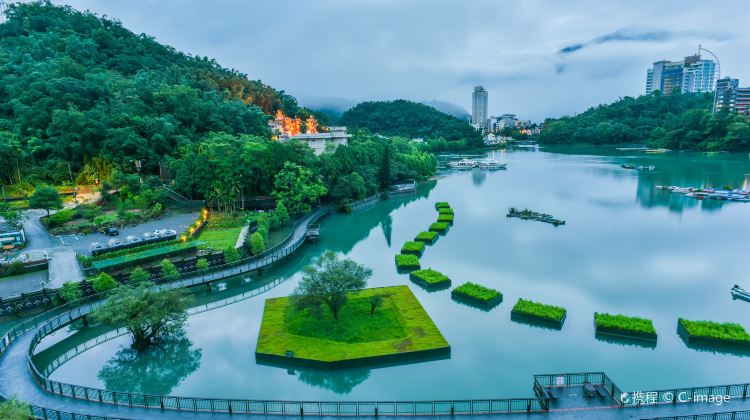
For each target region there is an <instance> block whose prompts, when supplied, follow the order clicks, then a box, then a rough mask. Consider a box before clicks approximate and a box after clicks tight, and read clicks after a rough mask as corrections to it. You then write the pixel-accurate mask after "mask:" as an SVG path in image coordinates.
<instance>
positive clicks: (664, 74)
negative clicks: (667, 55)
mask: <svg viewBox="0 0 750 420" xmlns="http://www.w3.org/2000/svg"><path fill="white" fill-rule="evenodd" d="M715 85H716V63H715V62H714V61H713V60H704V59H701V56H700V55H698V54H696V55H691V56H688V57H685V59H684V60H680V61H665V60H662V61H656V62H654V65H653V66H652V67H651V68H650V69H648V70H646V94H650V93H651V92H653V91H655V90H658V91H661V93H662V94H663V95H671V94H673V93H694V92H713V91H714V89H715Z"/></svg>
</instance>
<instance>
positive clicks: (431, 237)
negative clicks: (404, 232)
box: [414, 231, 440, 245]
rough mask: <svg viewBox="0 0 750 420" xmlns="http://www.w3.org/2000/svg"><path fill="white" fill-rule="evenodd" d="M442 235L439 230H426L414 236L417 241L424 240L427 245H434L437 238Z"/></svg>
mask: <svg viewBox="0 0 750 420" xmlns="http://www.w3.org/2000/svg"><path fill="white" fill-rule="evenodd" d="M439 236H440V234H439V233H437V232H432V231H424V232H419V233H418V234H417V236H416V237H415V238H414V240H415V241H419V242H424V243H425V244H427V245H432V244H434V243H435V241H437V238H438V237H439Z"/></svg>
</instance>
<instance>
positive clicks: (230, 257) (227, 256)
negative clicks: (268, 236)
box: [224, 232, 257, 263]
mask: <svg viewBox="0 0 750 420" xmlns="http://www.w3.org/2000/svg"><path fill="white" fill-rule="evenodd" d="M256 233H257V232H256ZM239 259H240V252H239V251H237V249H235V247H233V246H229V247H227V249H225V250H224V262H227V263H231V262H235V261H237V260H239Z"/></svg>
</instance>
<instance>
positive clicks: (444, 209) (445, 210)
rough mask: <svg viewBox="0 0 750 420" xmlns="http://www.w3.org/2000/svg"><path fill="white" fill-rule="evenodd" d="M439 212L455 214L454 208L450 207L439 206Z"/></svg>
mask: <svg viewBox="0 0 750 420" xmlns="http://www.w3.org/2000/svg"><path fill="white" fill-rule="evenodd" d="M438 213H440V214H453V209H452V208H450V207H440V208H438Z"/></svg>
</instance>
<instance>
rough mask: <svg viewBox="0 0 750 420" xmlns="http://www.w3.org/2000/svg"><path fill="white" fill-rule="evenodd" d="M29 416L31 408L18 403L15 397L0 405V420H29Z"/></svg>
mask: <svg viewBox="0 0 750 420" xmlns="http://www.w3.org/2000/svg"><path fill="white" fill-rule="evenodd" d="M31 418H33V417H32V416H31V407H29V405H28V404H26V403H23V402H21V401H18V400H17V399H16V397H11V398H10V399H9V400H7V401H3V402H2V403H0V419H3V420H29V419H31Z"/></svg>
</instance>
